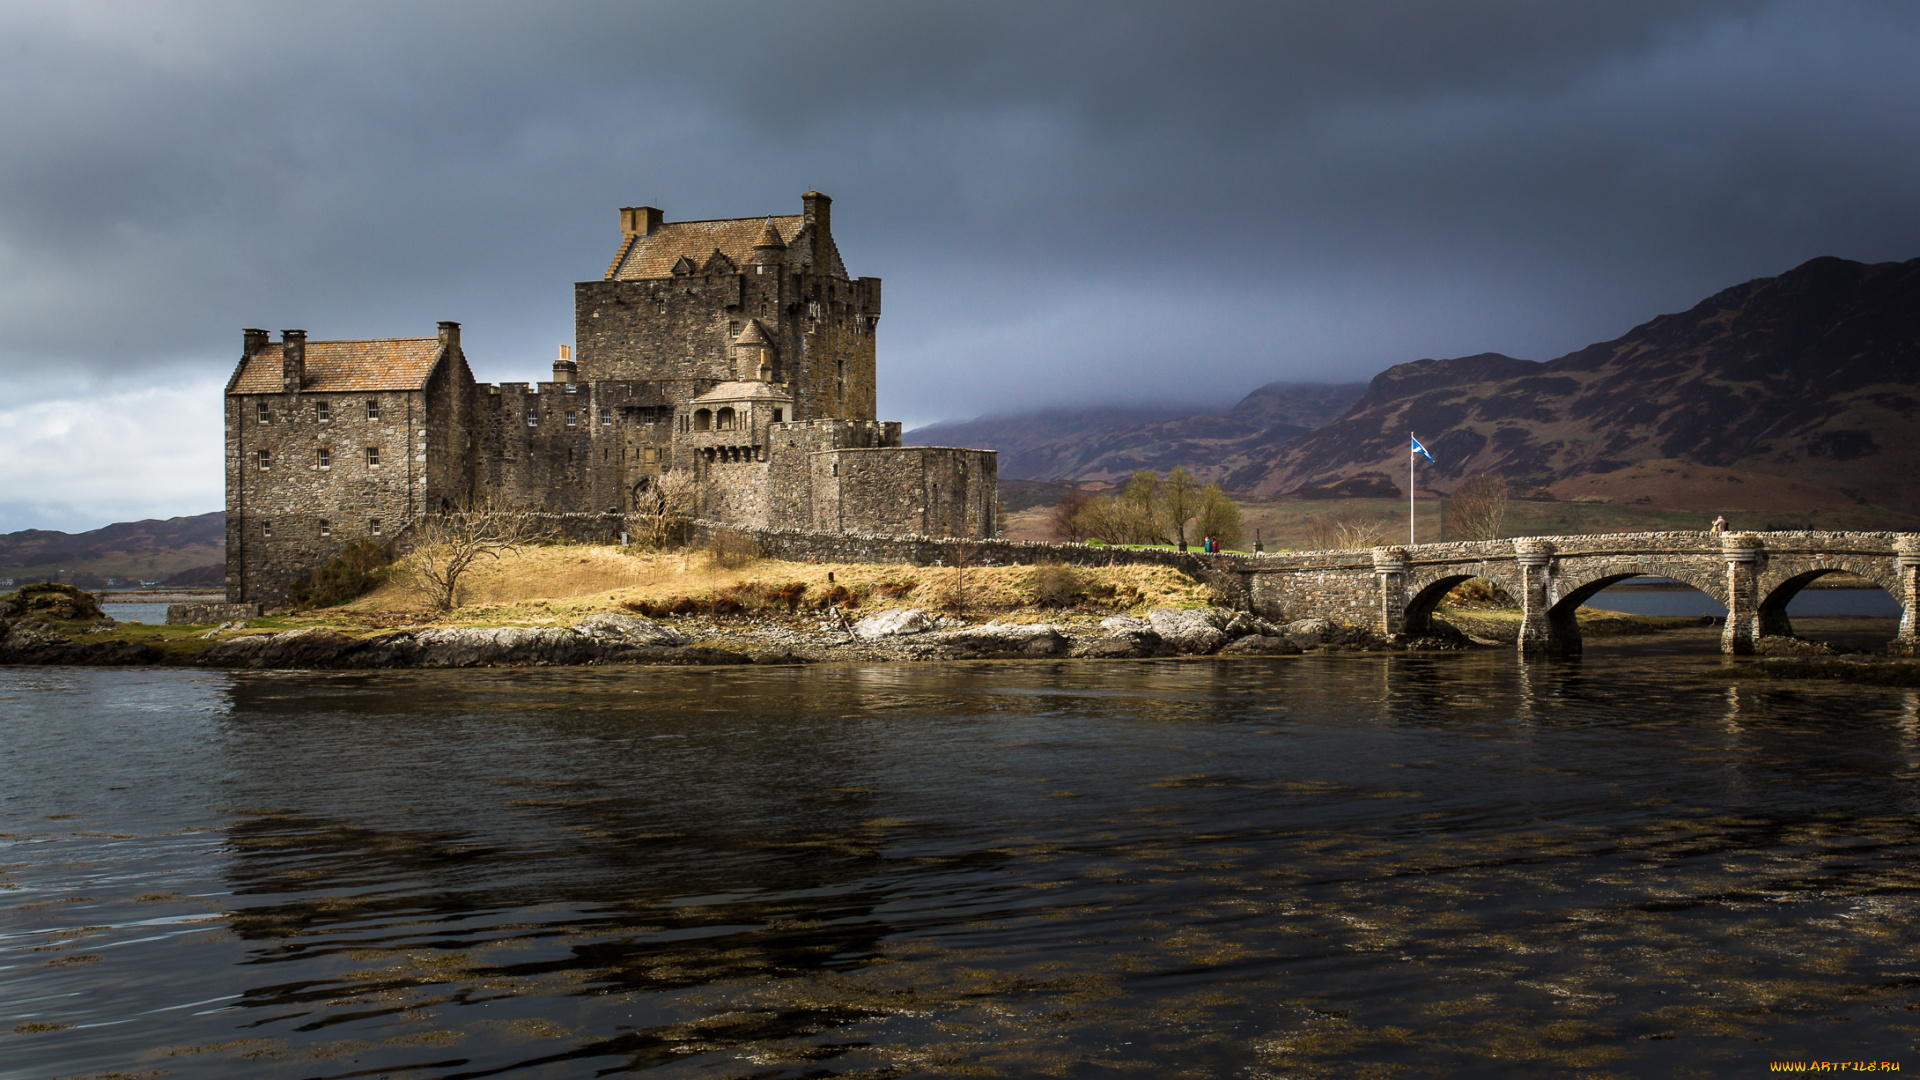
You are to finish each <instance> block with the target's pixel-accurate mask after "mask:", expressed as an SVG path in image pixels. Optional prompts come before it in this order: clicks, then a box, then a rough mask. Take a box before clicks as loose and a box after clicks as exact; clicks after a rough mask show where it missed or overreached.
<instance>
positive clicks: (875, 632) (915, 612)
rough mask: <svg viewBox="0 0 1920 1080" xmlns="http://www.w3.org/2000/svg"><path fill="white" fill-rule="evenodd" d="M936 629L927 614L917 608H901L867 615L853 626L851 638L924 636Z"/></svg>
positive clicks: (870, 638)
mask: <svg viewBox="0 0 1920 1080" xmlns="http://www.w3.org/2000/svg"><path fill="white" fill-rule="evenodd" d="M935 628H936V624H935V623H934V621H933V620H932V619H929V618H928V617H927V613H926V612H924V611H921V610H920V609H919V608H902V609H900V610H898V611H882V612H880V613H879V614H877V615H869V616H867V617H866V618H864V619H861V620H860V621H859V622H857V623H854V624H853V636H854V637H857V638H865V639H868V640H872V639H874V638H884V637H900V636H902V635H905V634H924V633H927V632H929V631H931V630H934V629H935Z"/></svg>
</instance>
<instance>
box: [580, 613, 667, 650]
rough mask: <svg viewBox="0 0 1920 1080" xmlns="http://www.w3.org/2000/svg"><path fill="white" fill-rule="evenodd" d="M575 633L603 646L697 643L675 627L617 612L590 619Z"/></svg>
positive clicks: (583, 620)
mask: <svg viewBox="0 0 1920 1080" xmlns="http://www.w3.org/2000/svg"><path fill="white" fill-rule="evenodd" d="M573 629H574V632H575V633H577V634H581V635H583V636H585V637H588V638H591V639H592V640H593V641H594V642H596V643H598V644H601V645H687V644H690V643H691V642H692V640H693V639H691V638H689V637H687V635H685V634H683V633H681V632H680V631H679V630H676V629H674V628H673V627H671V626H663V625H661V624H660V623H657V622H654V621H653V620H652V619H642V618H640V617H638V616H635V615H624V614H621V613H620V612H617V611H609V612H606V613H604V614H600V615H589V616H587V617H586V618H584V619H582V620H580V622H579V623H578V624H577V625H576V626H574V628H573Z"/></svg>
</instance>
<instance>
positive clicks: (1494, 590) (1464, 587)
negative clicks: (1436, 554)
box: [1447, 578, 1519, 607]
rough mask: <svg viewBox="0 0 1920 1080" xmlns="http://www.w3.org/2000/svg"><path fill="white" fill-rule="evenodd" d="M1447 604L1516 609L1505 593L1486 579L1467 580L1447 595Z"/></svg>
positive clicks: (1510, 598) (1511, 598)
mask: <svg viewBox="0 0 1920 1080" xmlns="http://www.w3.org/2000/svg"><path fill="white" fill-rule="evenodd" d="M1447 603H1449V604H1480V605H1484V606H1488V607H1518V606H1519V605H1517V604H1515V603H1514V602H1513V597H1511V596H1508V595H1507V591H1506V590H1505V589H1502V588H1501V587H1500V586H1498V585H1495V584H1494V583H1493V582H1491V581H1488V580H1487V579H1486V578H1468V579H1467V580H1465V581H1463V582H1461V583H1460V584H1458V585H1455V586H1454V587H1453V589H1452V590H1451V591H1449V592H1448V593H1447Z"/></svg>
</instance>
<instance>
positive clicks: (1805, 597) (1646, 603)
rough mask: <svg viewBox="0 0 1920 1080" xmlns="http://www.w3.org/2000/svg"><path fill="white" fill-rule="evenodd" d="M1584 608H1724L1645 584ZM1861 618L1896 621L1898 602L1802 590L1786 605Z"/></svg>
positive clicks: (1798, 611) (1877, 595)
mask: <svg viewBox="0 0 1920 1080" xmlns="http://www.w3.org/2000/svg"><path fill="white" fill-rule="evenodd" d="M1586 606H1587V607H1593V608H1602V609H1605V610H1607V611H1624V612H1626V613H1628V614H1630V615H1718V616H1724V615H1726V613H1727V609H1726V608H1725V607H1723V606H1722V605H1721V604H1720V602H1719V601H1717V600H1715V599H1714V598H1713V597H1711V596H1708V595H1707V594H1706V593H1703V592H1700V591H1699V590H1697V589H1690V588H1687V587H1685V586H1680V587H1677V588H1657V587H1656V588H1649V587H1647V586H1644V585H1628V586H1625V587H1621V586H1615V587H1614V588H1611V589H1603V590H1601V591H1600V593H1599V595H1597V596H1595V597H1594V598H1593V599H1591V600H1589V601H1587V604H1586ZM1795 615H1800V616H1809V615H1811V616H1841V615H1850V616H1864V617H1868V618H1876V619H1898V618H1899V617H1900V601H1898V600H1895V599H1894V598H1893V597H1892V596H1891V595H1890V594H1889V593H1888V592H1887V591H1886V590H1885V589H1802V590H1800V591H1799V592H1798V593H1796V594H1795V595H1794V598H1793V599H1792V600H1789V601H1788V602H1787V616H1788V617H1789V618H1791V617H1793V616H1795Z"/></svg>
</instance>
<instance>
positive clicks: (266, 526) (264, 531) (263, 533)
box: [260, 521, 273, 540]
mask: <svg viewBox="0 0 1920 1080" xmlns="http://www.w3.org/2000/svg"><path fill="white" fill-rule="evenodd" d="M260 537H261V539H263V540H271V539H273V522H271V521H263V522H261V523H260Z"/></svg>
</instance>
